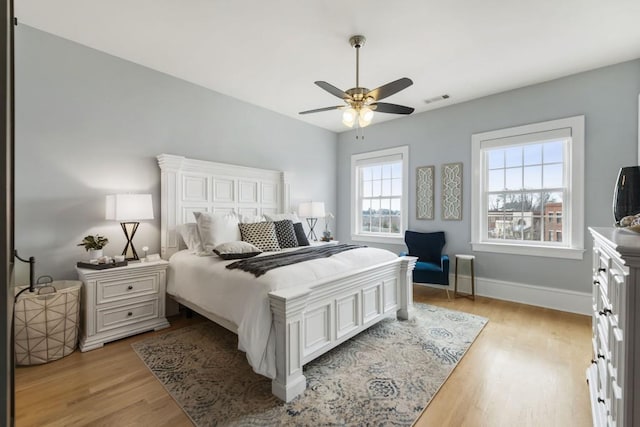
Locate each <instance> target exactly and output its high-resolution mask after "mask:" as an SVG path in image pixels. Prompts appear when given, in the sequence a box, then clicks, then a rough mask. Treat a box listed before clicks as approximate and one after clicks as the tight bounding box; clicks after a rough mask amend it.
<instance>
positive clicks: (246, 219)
mask: <svg viewBox="0 0 640 427" xmlns="http://www.w3.org/2000/svg"><path fill="white" fill-rule="evenodd" d="M265 221H266V219H265V218H264V216H262V215H258V216H254V215H242V218H240V223H241V224H253V223H254V222H265Z"/></svg>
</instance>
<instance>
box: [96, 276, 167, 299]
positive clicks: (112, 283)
mask: <svg viewBox="0 0 640 427" xmlns="http://www.w3.org/2000/svg"><path fill="white" fill-rule="evenodd" d="M158 283H159V280H158V275H157V274H145V275H129V276H127V277H122V278H117V279H103V280H99V281H98V282H97V283H96V304H104V303H107V302H112V301H121V300H125V299H129V298H132V297H138V296H142V295H155V294H157V293H158Z"/></svg>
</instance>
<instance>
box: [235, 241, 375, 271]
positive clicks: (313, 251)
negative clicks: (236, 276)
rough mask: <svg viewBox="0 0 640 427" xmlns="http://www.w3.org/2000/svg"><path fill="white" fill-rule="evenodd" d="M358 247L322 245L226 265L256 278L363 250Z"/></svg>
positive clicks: (246, 259)
mask: <svg viewBox="0 0 640 427" xmlns="http://www.w3.org/2000/svg"><path fill="white" fill-rule="evenodd" d="M364 247H365V246H360V245H347V244H344V243H343V244H340V245H323V246H316V247H311V248H304V249H298V250H297V251H292V252H285V253H277V254H273V255H265V256H259V257H255V258H245V259H242V260H240V261H236V262H232V263H231V264H229V265H227V268H228V269H230V270H235V269H240V270H243V271H247V272H249V273H253V274H254V275H255V276H256V277H260V276H262V275H263V274H264V273H266V272H267V271H269V270H272V269H274V268H278V267H284V266H285V265H291V264H297V263H299V262H303V261H309V260H312V259H318V258H327V257H330V256H331V255H334V254H338V253H340V252H344V251H349V250H351V249H358V248H364Z"/></svg>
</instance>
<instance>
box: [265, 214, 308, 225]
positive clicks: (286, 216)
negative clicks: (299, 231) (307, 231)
mask: <svg viewBox="0 0 640 427" xmlns="http://www.w3.org/2000/svg"><path fill="white" fill-rule="evenodd" d="M264 217H265V218H267V221H271V222H276V221H284V220H285V219H290V220H291V222H292V223H294V224H295V223H297V222H302V220H301V219H300V218H298V214H296V213H295V212H292V213H282V214H267V213H266V214H264Z"/></svg>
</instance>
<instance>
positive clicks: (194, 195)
mask: <svg viewBox="0 0 640 427" xmlns="http://www.w3.org/2000/svg"><path fill="white" fill-rule="evenodd" d="M158 165H159V166H160V170H161V174H160V175H161V181H160V186H161V189H160V228H161V231H160V251H161V256H162V258H164V259H168V258H169V257H170V256H171V255H173V254H174V253H175V252H177V251H178V250H179V249H180V248H179V244H180V240H181V239H180V237H179V236H178V233H177V229H176V228H177V226H178V225H180V224H183V223H187V222H195V219H194V217H193V212H198V211H199V212H230V211H235V212H236V213H238V214H240V215H243V216H244V215H247V216H258V215H262V214H264V213H281V212H288V211H289V206H290V204H289V192H290V189H289V182H288V179H287V174H286V173H285V172H280V171H272V170H266V169H257V168H249V167H245V166H236V165H230V164H225V163H215V162H208V161H203V160H194V159H187V158H186V157H183V156H174V155H171V154H160V155H159V156H158Z"/></svg>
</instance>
